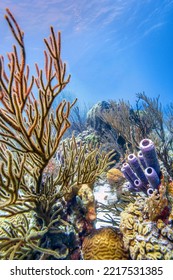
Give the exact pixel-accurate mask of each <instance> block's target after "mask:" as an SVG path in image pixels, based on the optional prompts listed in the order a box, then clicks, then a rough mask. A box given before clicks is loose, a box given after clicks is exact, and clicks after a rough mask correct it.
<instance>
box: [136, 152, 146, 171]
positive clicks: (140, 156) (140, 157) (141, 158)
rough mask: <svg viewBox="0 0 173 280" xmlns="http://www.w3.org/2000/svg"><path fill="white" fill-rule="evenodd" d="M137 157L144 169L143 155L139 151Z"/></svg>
mask: <svg viewBox="0 0 173 280" xmlns="http://www.w3.org/2000/svg"><path fill="white" fill-rule="evenodd" d="M138 159H139V160H140V163H141V165H142V167H143V168H144V169H145V168H147V166H146V163H145V160H144V156H143V154H142V152H141V151H139V152H138Z"/></svg>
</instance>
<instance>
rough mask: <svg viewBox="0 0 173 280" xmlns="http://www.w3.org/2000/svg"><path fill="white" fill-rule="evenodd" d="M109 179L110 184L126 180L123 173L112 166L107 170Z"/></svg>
mask: <svg viewBox="0 0 173 280" xmlns="http://www.w3.org/2000/svg"><path fill="white" fill-rule="evenodd" d="M107 180H108V182H109V184H110V185H115V184H119V183H122V182H123V181H124V176H123V173H122V172H121V171H120V170H119V169H117V168H111V169H110V170H109V171H108V172H107Z"/></svg>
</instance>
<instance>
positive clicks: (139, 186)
mask: <svg viewBox="0 0 173 280" xmlns="http://www.w3.org/2000/svg"><path fill="white" fill-rule="evenodd" d="M134 185H135V187H136V188H137V189H138V191H142V192H144V193H145V194H147V188H146V187H145V186H144V184H143V183H142V181H141V180H140V179H136V180H135V181H134Z"/></svg>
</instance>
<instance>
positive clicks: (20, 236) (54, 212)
mask: <svg viewBox="0 0 173 280" xmlns="http://www.w3.org/2000/svg"><path fill="white" fill-rule="evenodd" d="M6 11H7V14H6V16H5V18H6V20H7V23H8V25H9V27H10V29H11V31H12V34H13V36H14V38H15V40H16V42H17V46H16V45H14V46H13V50H12V52H11V53H9V54H8V61H9V62H8V67H6V66H5V62H4V58H3V57H2V56H1V57H0V104H1V105H0V160H1V162H0V186H1V188H0V211H1V217H5V218H6V219H10V217H12V216H15V215H17V214H19V213H21V214H22V213H23V217H25V215H26V213H30V211H34V212H35V213H36V219H37V222H38V224H39V228H37V229H35V230H36V232H35V234H34V236H35V237H34V238H33V236H32V237H31V236H30V228H28V224H26V226H25V227H23V225H21V226H20V227H19V228H17V227H16V226H15V225H12V224H10V225H9V227H8V230H7V231H6V230H5V228H4V227H3V230H5V232H6V234H7V235H6V236H4V237H3V239H2V240H1V248H2V249H3V250H2V252H3V254H2V258H3V257H4V258H8V257H9V258H13V259H14V258H17V257H18V256H19V255H20V254H18V251H21V250H23V249H22V248H23V246H24V248H25V247H27V246H28V247H27V248H29V249H33V250H35V251H39V252H43V254H45V255H46V254H47V255H52V256H54V257H55V258H66V257H67V255H68V248H67V246H65V247H63V241H62V242H59V245H58V248H54V249H55V252H53V250H52V249H51V247H50V246H49V244H50V243H51V240H50V239H51V238H54V236H53V235H54V234H61V233H62V234H64V233H65V232H67V235H68V234H69V235H70V234H71V233H70V232H69V231H68V230H67V228H68V229H69V228H73V226H72V225H70V224H69V223H68V222H67V221H66V218H67V213H66V210H67V209H63V207H61V205H63V206H64V205H66V206H67V201H66V199H67V197H68V195H70V193H72V195H71V197H73V196H74V195H76V193H75V194H74V193H73V187H74V186H75V187H77V190H79V188H80V186H81V185H82V184H83V183H87V184H90V183H91V184H92V183H93V182H94V180H95V179H96V178H97V177H98V176H99V175H100V174H101V173H102V172H103V171H104V170H105V169H106V167H107V166H108V165H109V161H110V154H101V153H100V150H99V149H97V148H96V147H93V146H92V147H91V145H88V146H84V147H82V143H81V145H80V146H79V147H78V146H77V143H76V142H75V139H74V138H73V139H72V141H66V142H64V143H63V144H62V146H63V156H62V158H63V162H61V165H59V166H58V165H56V168H55V170H53V174H50V173H49V171H50V168H49V166H50V165H49V163H50V162H51V160H52V159H53V157H54V156H55V153H56V150H57V148H58V146H59V144H60V141H61V140H62V137H63V135H64V133H65V132H66V130H67V129H68V128H69V127H70V122H69V114H70V110H71V108H72V107H73V105H74V104H75V102H76V100H74V102H72V103H71V104H70V102H67V101H65V100H63V101H61V102H60V103H59V105H58V106H57V108H56V110H55V112H54V111H53V110H52V104H53V102H54V100H55V98H56V97H57V96H58V95H59V94H60V93H61V91H62V90H63V89H64V88H65V86H66V85H67V84H68V83H69V81H70V75H69V76H67V77H66V64H65V63H63V61H62V59H61V34H60V32H59V33H58V34H57V36H56V34H55V32H54V29H53V27H51V29H50V37H49V39H48V40H47V39H45V40H44V42H45V45H46V47H47V50H45V51H44V69H43V70H42V69H40V68H39V66H38V65H37V64H36V73H37V74H36V76H30V68H29V66H28V65H26V53H25V45H24V33H23V31H22V30H21V29H20V27H19V25H18V23H17V22H16V20H15V18H14V17H13V15H12V13H11V12H10V11H9V9H7V10H6ZM35 89H37V91H38V94H37V97H38V98H37V99H36V95H35V94H34V92H33V91H34V90H35ZM67 208H68V207H67ZM62 216H63V217H64V218H65V219H63V218H62ZM26 219H27V218H26ZM26 219H25V220H26ZM9 223H11V222H10V220H9ZM8 231H9V232H8ZM10 232H11V233H12V235H11V233H10ZM50 236H51V237H50ZM52 236H53V237H52ZM30 237H31V238H30ZM39 238H41V241H40V242H41V243H40V242H38V244H37V241H38V239H39ZM33 240H34V241H36V242H35V243H34V242H33ZM67 243H68V242H67ZM10 244H11V245H10ZM61 245H62V248H65V250H63V249H62V248H61ZM10 246H11V248H13V249H10ZM40 248H41V249H40ZM62 251H63V253H62ZM22 254H23V253H22ZM22 254H21V258H23V255H22ZM30 257H31V256H30Z"/></svg>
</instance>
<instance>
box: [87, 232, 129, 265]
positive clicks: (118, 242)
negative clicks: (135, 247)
mask: <svg viewBox="0 0 173 280" xmlns="http://www.w3.org/2000/svg"><path fill="white" fill-rule="evenodd" d="M82 254H83V258H84V260H127V259H128V253H127V252H126V250H125V249H124V245H123V241H122V236H121V235H120V234H119V233H117V231H116V230H115V229H112V228H109V227H108V228H101V229H98V230H94V231H93V232H91V234H90V235H88V236H87V237H85V239H84V241H83V244H82Z"/></svg>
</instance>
